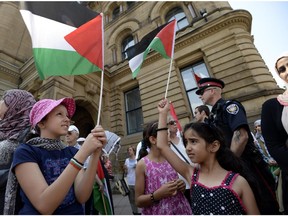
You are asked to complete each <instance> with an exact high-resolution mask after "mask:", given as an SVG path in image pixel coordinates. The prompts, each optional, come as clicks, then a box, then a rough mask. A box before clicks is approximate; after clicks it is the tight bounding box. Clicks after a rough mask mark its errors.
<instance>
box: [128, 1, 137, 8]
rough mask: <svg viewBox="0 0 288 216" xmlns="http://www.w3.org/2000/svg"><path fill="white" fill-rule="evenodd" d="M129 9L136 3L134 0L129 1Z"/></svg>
mask: <svg viewBox="0 0 288 216" xmlns="http://www.w3.org/2000/svg"><path fill="white" fill-rule="evenodd" d="M126 3H127V9H130V8H131V7H133V5H135V2H134V1H127V2H126Z"/></svg>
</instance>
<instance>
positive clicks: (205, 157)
mask: <svg viewBox="0 0 288 216" xmlns="http://www.w3.org/2000/svg"><path fill="white" fill-rule="evenodd" d="M158 111H159V125H158V129H157V147H158V148H159V150H160V152H161V154H162V155H163V156H164V157H165V158H166V159H167V161H168V162H169V163H170V164H171V165H172V167H173V168H174V169H175V170H176V171H177V172H179V173H180V174H181V175H182V176H183V177H185V179H186V180H187V181H188V182H189V183H190V185H191V208H192V214H196V215H199V214H203V215H210V214H218V215H225V214H226V215H228V214H259V210H258V207H257V204H256V201H255V198H254V194H253V192H252V190H251V188H250V186H249V184H248V182H247V181H246V179H245V178H244V177H242V176H241V175H242V174H243V176H245V177H246V175H245V170H244V167H243V166H242V164H241V160H240V159H239V158H237V157H236V156H235V155H234V154H232V153H231V151H230V149H229V148H228V147H227V146H226V145H225V140H224V137H223V135H222V134H221V132H220V131H219V130H218V129H217V128H216V127H215V126H213V125H210V124H207V123H190V124H187V125H186V126H185V128H184V130H183V134H184V142H185V143H186V151H187V154H188V156H189V158H190V159H191V161H192V162H193V163H197V164H199V165H200V168H196V167H192V166H191V165H188V164H186V163H185V162H184V161H182V160H181V159H180V158H179V157H178V156H177V155H176V154H175V153H174V152H173V151H172V150H171V149H170V147H169V146H168V145H167V127H166V125H167V113H168V112H169V103H168V100H167V99H163V100H161V101H160V102H159V104H158ZM239 172H240V173H241V175H239V174H238V173H239Z"/></svg>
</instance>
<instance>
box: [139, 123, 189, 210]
mask: <svg viewBox="0 0 288 216" xmlns="http://www.w3.org/2000/svg"><path fill="white" fill-rule="evenodd" d="M157 125H158V124H157V122H155V123H150V124H148V125H147V128H146V135H145V137H143V139H144V142H145V143H146V145H147V147H149V148H150V151H149V154H148V155H147V156H145V157H144V158H142V159H140V161H138V163H137V166H136V183H135V197H136V205H137V206H138V207H140V208H142V214H148V215H173V214H179V215H184V214H185V215H186V214H191V213H192V212H191V207H190V205H189V203H188V201H187V199H186V198H185V196H184V194H183V192H184V190H185V183H184V181H183V180H180V179H178V175H177V172H176V171H175V170H174V169H173V168H172V167H171V166H170V164H169V163H168V162H167V161H166V160H165V158H164V157H163V156H162V155H161V154H160V152H159V150H158V148H157V146H156V143H157V131H156V129H157V127H158V126H157ZM166 141H167V134H166ZM167 143H168V141H167V142H166V144H167ZM180 160H181V159H180ZM184 163H185V162H184Z"/></svg>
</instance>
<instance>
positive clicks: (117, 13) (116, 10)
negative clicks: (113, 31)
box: [112, 7, 120, 20]
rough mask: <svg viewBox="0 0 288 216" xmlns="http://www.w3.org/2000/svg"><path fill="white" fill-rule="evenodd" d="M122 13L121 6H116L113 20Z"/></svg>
mask: <svg viewBox="0 0 288 216" xmlns="http://www.w3.org/2000/svg"><path fill="white" fill-rule="evenodd" d="M119 14H120V7H116V8H114V10H113V12H112V20H114V19H115V18H117V17H118V16H119Z"/></svg>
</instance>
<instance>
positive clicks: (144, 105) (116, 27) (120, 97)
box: [0, 1, 283, 168]
mask: <svg viewBox="0 0 288 216" xmlns="http://www.w3.org/2000/svg"><path fill="white" fill-rule="evenodd" d="M85 4H86V5H87V7H90V8H91V9H92V10H95V11H98V12H103V14H104V29H105V32H104V35H105V41H104V47H105V57H104V59H105V60H104V63H105V72H104V74H105V75H104V90H103V98H102V99H103V104H102V111H101V120H100V123H101V125H102V126H103V127H104V128H105V129H107V130H109V131H112V132H114V133H116V134H118V135H119V136H120V137H121V146H122V148H121V150H120V152H119V154H118V160H119V161H120V162H123V160H124V159H125V158H126V157H127V155H126V149H127V146H129V145H136V144H137V143H138V142H139V141H140V140H141V137H142V129H143V125H144V124H146V123H148V122H150V121H153V120H157V109H156V105H157V102H158V101H159V100H160V99H161V98H163V97H164V94H165V89H166V85H167V78H168V72H169V68H170V60H167V59H164V58H162V57H161V56H160V54H158V53H157V52H154V51H151V52H150V53H149V55H148V56H147V58H146V60H145V62H144V64H143V65H142V68H141V71H140V73H139V74H138V76H137V77H136V79H132V75H131V70H130V68H129V65H128V59H127V57H128V56H129V53H128V52H127V49H128V48H129V47H132V46H133V45H134V44H135V43H137V42H139V41H140V40H141V39H142V38H143V37H144V36H145V35H146V34H148V33H149V32H151V31H152V30H154V29H155V28H157V27H158V26H160V25H162V24H165V23H166V22H168V21H169V20H171V19H174V18H176V19H177V32H176V39H175V50H174V58H173V60H172V67H171V69H172V70H171V79H170V82H169V91H168V95H167V97H168V99H169V100H171V101H172V102H173V104H174V107H175V110H176V113H177V116H178V118H179V120H180V122H181V123H182V125H183V124H185V123H188V122H189V121H191V120H192V118H193V110H194V108H195V106H197V105H199V104H200V103H201V101H200V100H199V98H198V97H197V96H196V95H195V90H196V83H195V78H194V76H193V72H195V73H197V74H200V75H203V76H210V77H216V78H219V79H222V80H223V81H224V82H225V83H226V87H225V89H224V98H231V99H237V100H239V101H241V102H242V103H243V105H244V106H245V108H246V111H247V116H248V120H249V123H252V122H253V121H254V120H255V119H257V118H259V116H260V112H261V106H262V103H263V102H264V101H265V100H267V99H269V98H271V97H275V96H276V95H277V94H279V93H281V92H283V90H282V89H280V88H279V87H278V86H277V84H276V82H275V80H274V79H273V77H272V75H271V73H270V72H269V70H268V68H267V66H266V65H265V62H264V61H263V59H262V58H261V55H260V54H259V52H258V51H257V48H256V47H255V45H254V43H253V36H252V35H251V25H252V17H251V14H250V13H249V12H248V11H245V10H233V9H232V8H231V6H230V5H229V3H228V2H221V1H216V2H213V1H205V2H204V1H203V2H201V1H196V2H192V1H175V2H170V1H168V2H165V1H160V2H159V1H152V2H150V1H146V2H138V1H136V2H125V1H119V2H85ZM0 18H1V19H0V38H1V40H0V77H1V78H0V96H1V95H2V94H3V91H4V90H6V89H11V88H20V89H25V90H28V91H29V92H31V93H32V94H34V96H35V97H36V98H37V99H41V98H54V99H59V98H62V97H73V98H74V99H75V100H76V104H77V110H76V114H75V116H74V117H73V119H72V120H73V121H75V125H76V126H77V127H78V128H79V129H80V133H81V134H80V135H81V136H86V135H87V134H88V133H89V131H90V130H91V128H93V127H94V125H95V124H96V121H97V119H96V118H97V114H98V104H99V91H100V88H99V87H100V76H101V74H100V73H98V72H95V73H91V74H87V75H81V76H65V77H64V76H63V77H61V76H60V77H50V78H47V79H45V80H40V79H39V77H38V74H37V72H36V69H35V66H34V59H33V55H32V49H31V39H30V36H29V33H28V31H27V29H26V27H25V24H24V22H23V20H22V18H21V15H20V13H19V5H18V3H17V2H5V1H4V2H0ZM111 157H112V162H113V160H114V162H115V160H116V159H115V158H113V157H114V156H111ZM115 164H117V165H119V163H115ZM120 164H121V163H120ZM118 168H120V166H119V167H118Z"/></svg>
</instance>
